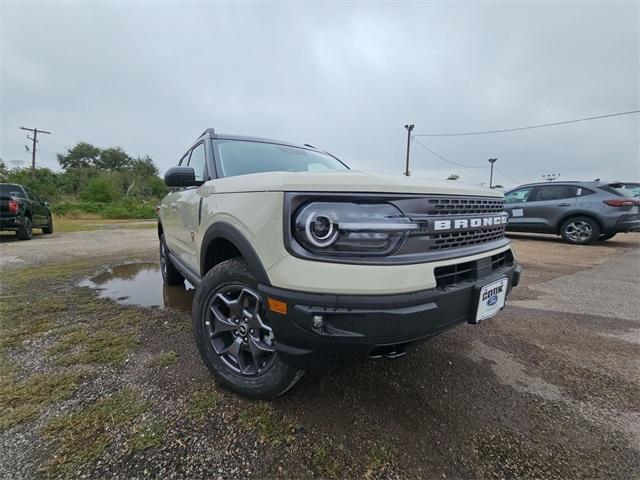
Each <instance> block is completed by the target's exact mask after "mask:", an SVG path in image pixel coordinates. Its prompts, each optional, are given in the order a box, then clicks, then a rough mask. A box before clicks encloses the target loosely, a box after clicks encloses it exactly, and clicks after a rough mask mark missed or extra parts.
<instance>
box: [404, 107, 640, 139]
mask: <svg viewBox="0 0 640 480" xmlns="http://www.w3.org/2000/svg"><path fill="white" fill-rule="evenodd" d="M635 113H640V110H631V111H628V112H618V113H608V114H606V115H597V116H595V117H584V118H576V119H574V120H565V121H563V122H554V123H541V124H538V125H528V126H526V127H516V128H505V129H502V130H480V131H477V132H456V133H416V134H414V135H413V136H414V137H461V136H466V135H488V134H490V133H505V132H516V131H518V130H530V129H532V128H543V127H553V126H556V125H566V124H568V123H577V122H587V121H589V120H599V119H601V118H610V117H619V116H622V115H633V114H635Z"/></svg>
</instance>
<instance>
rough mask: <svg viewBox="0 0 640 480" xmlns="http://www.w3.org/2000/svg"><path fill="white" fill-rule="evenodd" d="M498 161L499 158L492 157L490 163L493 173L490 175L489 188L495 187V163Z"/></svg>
mask: <svg viewBox="0 0 640 480" xmlns="http://www.w3.org/2000/svg"><path fill="white" fill-rule="evenodd" d="M497 161H498V159H497V158H490V159H489V163H490V164H491V175H490V176H489V188H493V164H494V163H496V162H497Z"/></svg>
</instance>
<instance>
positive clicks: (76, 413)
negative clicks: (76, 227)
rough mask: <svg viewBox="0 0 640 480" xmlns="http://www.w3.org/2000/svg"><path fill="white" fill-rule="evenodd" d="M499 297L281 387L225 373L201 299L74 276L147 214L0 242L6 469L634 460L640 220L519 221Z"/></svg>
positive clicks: (610, 473)
mask: <svg viewBox="0 0 640 480" xmlns="http://www.w3.org/2000/svg"><path fill="white" fill-rule="evenodd" d="M514 244H515V248H516V252H517V255H518V257H519V259H520V261H521V262H522V263H523V264H524V267H525V273H524V277H523V284H522V286H521V287H519V288H518V289H516V290H514V292H513V294H512V296H511V297H510V301H509V305H508V306H507V308H505V310H504V311H503V312H501V313H500V314H499V315H498V316H497V317H495V318H493V319H492V320H490V321H487V322H485V323H483V324H481V325H480V326H470V325H468V326H461V327H459V328H456V329H454V330H451V331H449V332H447V333H445V334H443V335H441V336H439V337H437V338H434V339H432V340H430V341H429V342H427V343H424V344H421V345H419V346H417V347H416V348H414V349H413V350H411V352H410V353H409V354H408V355H407V356H405V357H404V358H402V359H399V360H396V361H388V360H387V361H382V360H381V361H371V362H368V363H363V364H361V365H358V366H356V367H353V368H350V369H348V370H344V371H340V372H332V373H314V374H307V375H305V376H304V377H303V379H302V380H301V382H300V383H299V384H298V385H297V386H296V387H295V388H294V389H293V390H291V391H290V392H288V393H287V394H286V395H285V396H283V397H280V398H279V399H277V400H276V401H274V402H271V403H265V402H252V401H248V400H245V399H242V398H239V397H237V396H235V395H233V394H231V393H229V392H226V391H223V390H221V389H218V388H216V387H215V385H213V383H212V381H211V379H210V376H209V374H208V372H207V370H206V369H205V367H204V365H203V364H202V362H201V361H200V359H199V357H198V355H197V352H196V350H195V347H194V343H193V341H192V337H191V326H190V319H189V315H188V313H186V311H185V310H181V309H171V308H168V309H158V308H141V307H137V306H133V305H123V304H119V303H116V302H113V301H112V300H109V299H105V298H102V297H101V296H100V295H99V294H98V292H96V291H95V290H92V289H90V288H87V287H79V286H78V281H80V280H81V279H83V278H85V277H87V276H90V275H93V274H95V273H96V272H100V271H104V270H105V268H107V267H108V266H115V265H118V264H121V263H123V262H137V261H155V259H156V248H157V240H156V238H155V232H154V231H153V230H151V229H139V230H101V231H90V232H76V233H63V234H54V235H53V237H46V238H45V237H43V236H36V237H35V238H34V240H32V241H30V242H17V241H13V240H12V239H10V238H8V237H3V238H2V242H1V243H0V269H2V270H1V272H2V275H1V277H0V282H1V284H2V287H1V288H2V289H1V290H0V322H1V330H0V349H1V350H0V375H1V377H2V382H1V385H0V477H2V478H12V479H18V478H33V477H36V476H42V477H47V476H51V477H68V478H143V477H153V478H185V477H189V478H238V477H255V478H263V477H277V478H292V477H295V478H300V477H309V478H311V477H315V478H317V477H323V478H344V477H365V478H409V477H412V478H471V477H474V478H534V477H535V478H563V479H565V478H638V477H637V475H638V472H640V401H639V399H640V376H639V374H638V372H639V371H640V347H639V345H640V318H639V313H638V312H640V291H639V286H638V278H639V277H640V276H639V274H640V235H637V234H634V235H621V236H619V237H616V238H615V239H613V240H611V241H608V242H602V243H598V244H595V245H592V246H587V247H574V246H569V245H565V244H563V243H561V242H559V241H558V240H556V239H555V238H553V237H536V236H518V237H515V240H514Z"/></svg>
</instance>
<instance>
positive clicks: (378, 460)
mask: <svg viewBox="0 0 640 480" xmlns="http://www.w3.org/2000/svg"><path fill="white" fill-rule="evenodd" d="M392 461H393V456H392V455H391V451H390V449H389V448H387V447H384V446H382V445H374V446H373V447H371V448H370V449H369V452H368V454H367V469H366V472H365V474H364V478H366V479H369V478H379V477H380V474H381V473H384V472H385V471H387V470H388V469H389V468H390V467H391V463H392Z"/></svg>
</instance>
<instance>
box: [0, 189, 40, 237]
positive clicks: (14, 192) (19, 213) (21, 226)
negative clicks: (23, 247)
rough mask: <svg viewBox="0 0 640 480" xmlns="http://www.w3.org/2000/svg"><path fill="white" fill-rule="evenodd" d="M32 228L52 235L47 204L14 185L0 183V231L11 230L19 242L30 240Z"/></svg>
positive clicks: (31, 192) (28, 191)
mask: <svg viewBox="0 0 640 480" xmlns="http://www.w3.org/2000/svg"><path fill="white" fill-rule="evenodd" d="M34 228H41V229H42V233H46V234H48V233H53V220H52V219H51V211H50V210H49V204H48V202H46V201H44V200H42V199H41V198H40V197H38V195H36V194H35V193H34V192H33V191H31V190H29V189H28V188H27V187H24V186H22V185H16V184H14V183H0V230H13V231H15V232H16V234H17V235H18V238H19V239H20V240H30V239H31V237H32V235H33V229H34Z"/></svg>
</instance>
